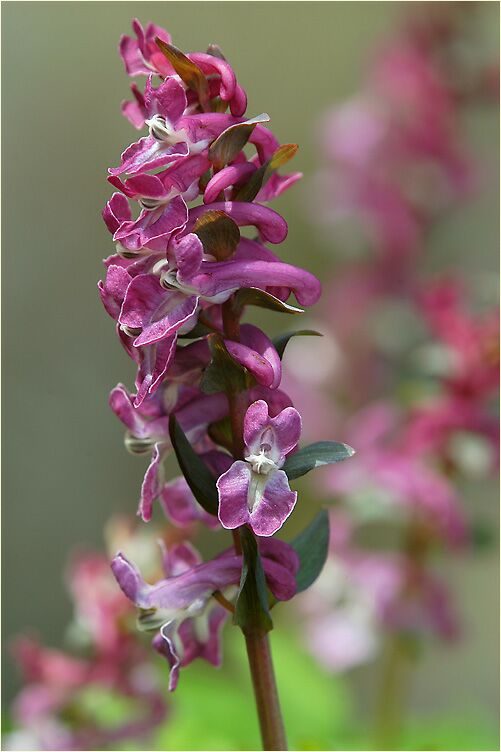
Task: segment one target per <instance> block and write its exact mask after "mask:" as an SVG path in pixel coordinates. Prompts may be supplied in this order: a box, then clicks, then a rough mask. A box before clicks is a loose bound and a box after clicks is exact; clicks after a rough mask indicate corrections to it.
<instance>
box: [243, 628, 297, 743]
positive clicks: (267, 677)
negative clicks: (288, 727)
mask: <svg viewBox="0 0 501 752" xmlns="http://www.w3.org/2000/svg"><path fill="white" fill-rule="evenodd" d="M244 636H245V644H246V646H247V656H248V659H249V666H250V671H251V676H252V685H253V687H254V697H255V699H256V707H257V713H258V717H259V726H260V729H261V739H262V741H263V749H265V750H286V749H287V740H286V738H285V729H284V722H283V720H282V713H281V710H280V702H279V699H278V691H277V684H276V681H275V672H274V670H273V660H272V657H271V649H270V641H269V638H268V635H267V634H254V633H252V634H251V633H247V634H244Z"/></svg>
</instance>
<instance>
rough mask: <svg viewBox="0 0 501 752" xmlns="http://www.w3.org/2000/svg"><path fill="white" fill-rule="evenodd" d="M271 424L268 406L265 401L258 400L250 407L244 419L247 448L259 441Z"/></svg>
mask: <svg viewBox="0 0 501 752" xmlns="http://www.w3.org/2000/svg"><path fill="white" fill-rule="evenodd" d="M269 423H270V416H269V413H268V405H267V403H266V402H265V401H264V400H257V401H256V402H253V403H252V404H251V405H249V407H248V408H247V412H246V413H245V417H244V441H245V444H246V446H247V447H251V446H252V445H253V444H254V443H255V442H256V441H258V440H259V438H260V436H261V433H262V432H263V431H264V430H265V428H266V427H267V426H268V424H269Z"/></svg>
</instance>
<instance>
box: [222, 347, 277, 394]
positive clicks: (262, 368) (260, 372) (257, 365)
mask: <svg viewBox="0 0 501 752" xmlns="http://www.w3.org/2000/svg"><path fill="white" fill-rule="evenodd" d="M224 344H225V346H226V349H227V350H228V352H229V354H230V355H231V357H232V358H233V360H235V361H236V362H237V363H240V365H242V366H244V368H247V370H248V371H249V372H250V373H251V374H252V375H253V376H254V378H255V379H256V381H257V382H258V384H263V385H264V386H269V387H271V386H272V384H273V380H274V377H275V375H274V373H273V368H272V367H271V364H270V363H269V362H268V361H267V360H266V358H265V357H263V356H262V355H260V354H259V353H258V352H256V351H255V350H253V349H252V348H250V347H247V345H243V344H242V343H241V342H234V341H233V340H231V339H225V340H224Z"/></svg>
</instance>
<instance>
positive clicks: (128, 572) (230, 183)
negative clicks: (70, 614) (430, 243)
mask: <svg viewBox="0 0 501 752" xmlns="http://www.w3.org/2000/svg"><path fill="white" fill-rule="evenodd" d="M133 29H134V32H135V35H136V38H133V37H127V36H125V37H123V38H122V40H121V42H120V54H121V55H122V58H123V60H124V63H125V68H126V71H127V73H128V74H129V75H131V76H141V75H142V76H146V77H147V78H146V83H145V88H144V91H140V89H139V88H138V87H137V86H136V84H133V85H132V87H131V88H132V93H133V96H134V99H133V101H130V102H125V103H124V104H123V105H122V111H123V113H124V115H125V116H126V117H127V118H128V119H129V120H130V121H131V123H132V124H133V126H134V127H135V128H137V129H139V130H140V129H147V134H146V135H145V136H143V137H142V138H140V139H139V140H138V141H137V142H135V143H133V144H131V145H130V146H129V147H128V148H127V149H125V151H124V152H123V154H122V157H121V161H120V165H119V166H118V167H113V168H110V170H109V173H110V176H109V178H108V179H109V182H110V183H111V184H112V185H113V186H114V188H116V189H117V192H116V193H114V194H113V196H112V197H111V199H110V201H109V202H108V204H107V205H106V207H105V209H104V211H103V218H104V221H105V223H106V226H107V227H108V229H109V231H110V233H111V234H112V236H113V240H114V242H115V244H116V253H115V254H113V255H112V256H110V257H109V258H107V259H106V260H105V262H104V263H105V267H106V277H105V279H104V280H103V281H101V282H100V283H99V292H100V295H101V299H102V301H103V304H104V307H105V309H106V311H107V313H108V314H109V315H110V316H111V317H112V318H113V320H114V321H115V325H116V331H117V334H118V337H119V340H120V342H121V344H122V346H123V347H124V349H125V351H126V352H127V353H128V355H129V356H130V357H131V359H132V361H133V362H134V363H135V364H136V366H137V374H136V379H135V389H136V391H135V393H130V392H129V391H128V390H127V388H126V387H124V386H123V385H121V384H120V385H118V386H117V387H116V388H115V389H114V390H113V391H112V393H111V395H110V405H111V407H112V409H113V411H114V412H115V413H116V415H117V416H118V418H119V419H120V420H121V421H122V422H123V423H124V425H125V426H126V428H127V434H126V446H127V447H128V448H129V449H130V451H132V452H133V453H137V454H142V453H145V454H151V460H150V464H149V467H148V469H147V471H146V475H145V478H144V482H143V485H142V489H141V498H140V503H139V509H138V514H139V515H140V516H141V517H142V519H143V520H144V521H148V520H150V519H151V517H152V515H153V514H154V512H155V509H157V513H158V512H160V511H161V512H163V513H164V515H165V517H166V518H167V520H168V521H169V523H170V524H172V525H175V526H176V527H177V528H179V530H180V534H181V535H182V536H184V542H183V543H180V544H178V545H176V546H175V547H174V548H171V549H169V550H168V551H166V552H164V572H165V578H164V579H162V580H160V581H159V582H157V583H156V584H155V585H151V584H148V583H147V582H145V581H144V580H143V578H142V577H141V575H140V573H139V571H138V570H137V569H136V567H135V566H134V564H132V563H131V562H129V561H128V560H127V559H126V558H125V556H123V555H122V554H120V553H119V554H117V556H116V557H115V558H114V560H113V562H112V569H113V573H114V575H115V577H116V579H117V581H118V583H119V585H120V587H121V589H122V591H123V592H124V593H125V595H126V596H127V598H129V600H130V601H132V602H133V603H134V604H135V605H136V606H137V607H138V608H139V609H140V612H139V613H140V615H139V626H140V628H141V629H143V630H144V629H151V630H153V631H154V632H155V636H154V640H153V647H154V648H155V650H157V651H158V652H159V653H161V654H162V655H163V656H164V657H165V658H166V660H167V662H168V664H169V667H170V679H169V689H171V690H173V689H174V688H175V687H176V685H177V683H178V679H179V671H180V668H182V667H185V666H187V665H188V664H189V663H190V662H191V661H192V660H194V659H195V658H197V657H201V658H205V659H206V660H207V661H209V662H210V663H213V664H215V665H217V664H219V663H220V647H219V633H220V630H221V627H222V625H223V623H224V621H225V620H226V618H227V617H228V616H229V615H230V614H231V615H232V618H233V622H234V624H236V625H238V626H240V627H241V629H242V631H243V633H244V636H245V640H246V645H247V651H248V655H249V664H250V668H251V674H252V678H253V682H254V690H255V695H256V701H257V708H258V715H259V720H260V726H261V732H262V737H263V745H264V748H265V749H285V748H286V739H285V732H284V728H283V723H282V720H281V713H280V706H279V701H278V693H277V688H276V684H275V679H274V674H273V664H272V660H271V654H270V647H269V643H268V638H267V632H268V631H269V630H270V629H272V627H273V622H272V619H271V614H270V608H271V607H272V606H273V605H274V604H275V603H276V602H277V601H281V600H288V599H290V598H292V597H293V595H294V594H295V593H296V592H299V591H300V590H304V589H305V588H306V587H308V586H309V585H310V584H311V583H312V582H313V581H314V580H315V579H316V577H317V576H318V574H319V572H320V570H321V568H322V566H323V562H324V560H325V557H326V555H327V544H328V517H327V514H326V513H325V512H323V511H322V512H320V513H319V514H318V515H317V517H316V518H315V519H314V520H313V521H312V523H311V524H310V525H309V526H308V527H307V528H306V530H304V531H303V533H302V534H301V535H300V536H299V537H298V538H296V539H295V540H294V541H292V542H291V543H285V542H284V541H279V540H277V539H275V538H273V537H272V536H273V535H274V534H275V533H276V532H277V531H278V530H279V529H280V528H281V527H282V525H283V524H284V522H285V521H286V519H287V518H288V517H289V515H290V514H291V513H292V511H293V509H294V506H295V504H296V500H297V493H296V492H295V491H292V490H291V489H290V486H289V482H290V481H292V480H294V479H295V478H297V477H299V476H301V475H304V474H305V473H307V472H309V471H310V470H312V469H313V468H315V467H317V466H319V465H325V464H331V463H335V462H338V461H340V460H343V459H345V458H347V457H349V456H351V455H352V454H353V450H352V449H351V448H350V447H348V446H346V445H345V444H340V443H336V442H318V443H317V444H312V445H310V446H308V447H304V448H302V449H298V446H297V445H298V441H299V437H300V431H301V418H300V415H299V413H298V412H297V410H296V409H295V408H294V407H293V405H292V401H291V400H290V398H289V397H288V395H287V394H285V393H284V392H283V391H282V390H281V389H280V388H279V387H280V382H281V376H282V364H281V360H282V356H283V354H284V350H285V347H286V345H287V342H288V340H289V339H290V337H291V336H294V335H300V334H316V332H311V331H296V332H288V333H287V334H285V335H283V336H281V337H279V338H277V339H276V340H275V341H272V340H271V339H270V338H269V337H268V336H267V335H266V334H265V333H264V332H263V331H261V330H260V329H259V328H258V327H256V326H254V325H251V324H246V323H245V324H244V323H242V324H241V321H240V320H241V318H242V316H243V314H244V313H245V311H246V309H247V307H248V306H250V305H254V306H260V307H262V308H266V309H269V310H272V311H276V312H282V313H286V314H288V315H297V314H300V313H302V309H301V308H298V307H297V306H295V305H291V304H290V303H289V302H288V299H289V297H290V295H291V293H294V295H295V297H296V299H297V301H298V303H299V304H300V305H301V306H310V305H313V304H314V303H316V302H317V300H318V298H319V297H320V283H319V282H318V280H317V279H316V278H315V277H314V276H313V275H312V274H310V273H309V272H307V271H305V270H303V269H299V268H297V267H295V266H292V265H291V264H288V263H285V262H283V261H281V260H280V259H279V258H278V257H277V256H276V255H275V253H274V252H273V251H272V250H271V249H270V248H269V247H268V244H269V243H271V244H273V245H278V244H280V243H282V242H283V241H284V240H285V238H286V236H287V229H288V228H287V223H286V222H285V220H284V219H283V218H282V217H281V216H280V215H279V214H278V213H277V212H275V211H274V210H273V209H271V208H269V207H268V206H267V205H266V204H267V203H268V202H269V201H271V200H272V199H273V198H275V197H276V196H278V195H280V194H281V193H282V192H283V191H285V190H287V189H288V188H289V187H291V186H292V185H293V184H294V183H295V182H296V181H297V180H298V179H299V178H300V177H301V175H300V173H291V174H289V175H282V174H279V170H280V169H281V168H282V167H283V166H284V165H285V164H286V163H287V162H288V161H289V160H290V159H291V158H292V157H293V156H294V154H295V153H296V151H297V146H296V145H295V144H283V145H280V143H279V142H278V141H277V139H276V138H275V136H274V135H273V133H272V132H271V131H270V130H269V129H268V127H267V123H268V122H269V119H270V118H269V116H268V115H267V114H261V115H258V116H256V117H250V118H249V117H247V116H246V114H245V110H246V106H247V98H246V95H245V92H244V90H243V89H242V88H241V86H240V85H239V84H238V83H237V80H236V77H235V74H234V71H233V69H232V68H231V66H230V65H229V63H228V62H227V61H226V60H225V59H224V56H223V54H222V52H221V50H220V49H219V48H218V47H216V46H214V45H211V46H210V47H209V49H208V51H207V52H205V53H201V52H195V53H187V54H184V53H182V52H181V51H180V50H178V49H177V48H176V47H174V46H173V45H172V43H171V38H170V35H169V34H168V33H167V32H166V31H165V30H163V29H160V28H159V27H157V26H154V25H153V24H149V25H148V26H147V27H146V29H143V28H142V26H141V24H140V23H139V21H137V20H136V21H134V22H133ZM135 206H136V207H137V209H136V210H134V207H135ZM242 227H251V228H253V229H254V232H255V234H254V237H253V238H252V239H250V238H248V237H243V236H242V235H241V231H240V228H242ZM171 451H174V453H175V455H176V457H177V460H178V462H179V466H180V469H181V472H182V475H181V476H180V477H178V478H177V479H172V480H168V481H166V479H165V473H164V467H163V465H164V459H165V457H166V456H167V455H168V454H169V453H170V452H171ZM157 501H158V504H155V502H157ZM200 524H202V525H205V526H206V527H207V528H209V529H211V530H214V529H221V527H223V528H226V529H229V530H231V531H232V537H233V549H232V550H227V551H224V552H223V553H222V554H220V555H219V556H216V557H215V558H214V559H213V560H212V561H208V562H205V563H202V562H201V559H200V557H199V556H198V554H197V553H196V551H195V549H194V548H193V546H192V545H191V543H189V542H188V539H189V538H190V537H192V536H194V535H195V534H196V530H197V525H200Z"/></svg>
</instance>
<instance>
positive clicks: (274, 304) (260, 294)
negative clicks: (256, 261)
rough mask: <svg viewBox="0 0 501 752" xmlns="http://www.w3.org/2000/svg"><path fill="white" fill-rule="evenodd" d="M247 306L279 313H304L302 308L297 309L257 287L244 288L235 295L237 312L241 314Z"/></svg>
mask: <svg viewBox="0 0 501 752" xmlns="http://www.w3.org/2000/svg"><path fill="white" fill-rule="evenodd" d="M246 305H254V306H257V307H258V308H266V309H268V310H269V311H278V312H279V313H291V314H298V313H304V311H303V309H302V308H296V307H295V306H292V305H289V304H288V303H284V302H283V301H282V300H279V298H276V297H275V296H274V295H271V294H270V293H269V292H265V291H264V290H260V289H259V288H257V287H242V288H241V289H240V290H239V291H238V292H237V293H236V294H235V303H234V308H235V311H236V312H237V313H240V312H241V310H242V308H243V307H244V306H246Z"/></svg>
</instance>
